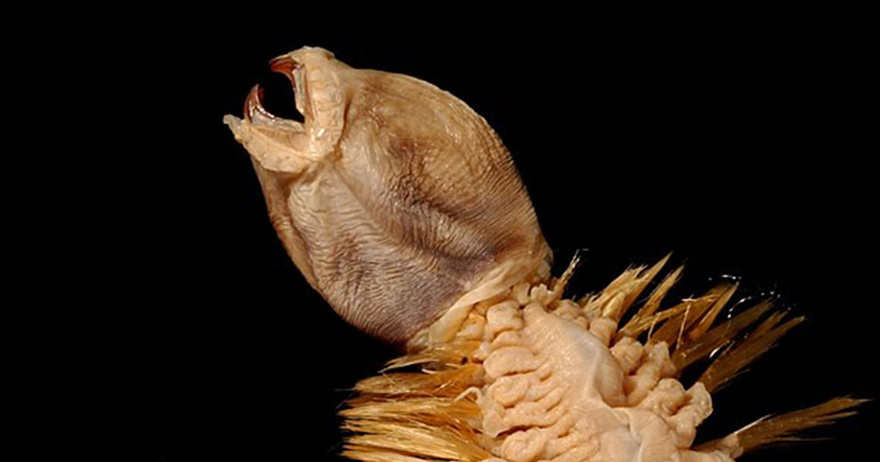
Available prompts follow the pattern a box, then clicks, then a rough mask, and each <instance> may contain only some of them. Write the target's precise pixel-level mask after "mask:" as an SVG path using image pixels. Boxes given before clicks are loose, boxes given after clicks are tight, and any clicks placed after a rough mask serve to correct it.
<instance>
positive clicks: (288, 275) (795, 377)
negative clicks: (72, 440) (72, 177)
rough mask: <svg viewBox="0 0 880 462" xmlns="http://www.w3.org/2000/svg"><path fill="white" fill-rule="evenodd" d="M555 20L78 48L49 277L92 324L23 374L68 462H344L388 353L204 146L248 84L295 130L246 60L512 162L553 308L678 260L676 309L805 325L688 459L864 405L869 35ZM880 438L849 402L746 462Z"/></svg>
mask: <svg viewBox="0 0 880 462" xmlns="http://www.w3.org/2000/svg"><path fill="white" fill-rule="evenodd" d="M338 8H342V7H338ZM203 13H205V14H203ZM233 13H234V14H238V13H235V12H233ZM558 13H559V14H554V15H551V16H548V17H544V16H541V15H536V16H535V17H533V18H530V19H529V20H528V21H525V22H519V23H516V24H511V23H508V22H506V21H505V20H504V19H503V18H502V15H494V14H490V15H488V16H481V17H472V16H471V14H470V12H467V11H461V12H457V13H455V12H453V14H446V15H439V16H437V17H434V16H433V14H429V15H427V16H428V17H432V18H433V19H434V21H432V22H431V23H430V24H428V23H427V22H426V21H424V19H425V17H426V15H425V14H424V13H420V14H419V15H418V18H419V19H418V20H416V19H412V20H400V19H394V18H390V19H389V20H387V21H382V22H379V21H376V20H374V19H369V20H367V19H365V18H364V19H363V20H361V18H360V17H359V13H354V14H351V15H349V16H347V17H348V20H347V21H345V22H343V21H340V20H339V15H340V14H341V13H340V12H338V11H333V8H329V9H325V10H324V11H321V12H309V13H305V12H302V11H300V12H289V13H288V12H283V13H282V12H280V11H274V10H260V11H250V10H245V11H241V12H240V17H238V18H232V19H231V20H228V19H229V18H227V19H226V20H223V21H220V20H217V19H213V17H212V16H211V15H209V14H207V12H200V11H194V12H186V13H183V12H177V11H174V10H169V11H163V12H161V13H157V12H144V19H145V21H144V24H141V23H139V22H137V15H133V16H131V17H128V20H125V21H115V22H108V23H107V24H104V26H107V27H106V29H101V30H102V32H101V33H98V34H95V35H94V36H93V37H92V36H91V35H90V36H89V37H91V38H90V39H89V41H88V42H87V43H86V45H85V48H88V47H89V46H91V45H95V46H98V44H101V45H102V46H106V45H107V44H108V43H110V44H112V43H113V42H114V41H117V40H118V41H119V44H118V45H119V46H118V47H114V48H113V50H112V51H108V52H107V53H106V54H102V55H101V56H98V57H96V58H94V59H95V61H94V62H92V61H86V63H85V64H82V65H83V66H84V67H87V66H88V65H91V64H94V65H95V66H96V68H98V69H100V70H101V71H100V73H99V74H100V75H97V76H93V77H92V78H90V79H88V81H89V83H90V84H91V85H92V86H91V87H89V88H88V89H87V90H85V91H84V94H85V95H86V96H87V97H88V98H89V99H92V98H94V99H97V100H99V101H100V103H99V104H95V103H94V102H93V103H91V104H89V105H88V106H87V108H88V109H90V110H94V111H95V112H98V113H100V114H101V119H100V121H101V122H100V123H98V124H90V128H89V131H87V132H86V133H85V134H83V133H80V138H79V139H81V140H83V141H85V142H87V144H88V145H89V146H90V147H91V148H92V150H93V151H94V152H96V153H98V157H97V158H96V159H92V160H91V161H89V171H88V172H84V173H83V174H82V175H79V176H78V177H77V182H78V183H79V187H80V188H81V189H82V190H84V191H86V192H87V194H88V197H89V205H90V207H89V209H90V211H89V212H83V213H82V214H79V215H77V217H76V218H75V219H71V220H69V221H68V226H70V227H72V228H75V229H77V230H79V232H80V233H82V234H83V235H84V236H87V239H86V240H84V241H83V242H87V245H83V246H82V248H81V249H79V250H80V251H81V253H80V254H79V255H78V258H80V259H81V260H79V261H84V262H92V261H95V262H99V265H98V266H99V267H100V269H99V270H96V271H94V272H91V271H86V270H81V272H80V273H74V274H71V275H68V276H67V277H68V278H71V279H72V280H75V281H76V284H71V287H73V288H72V289H71V290H73V291H75V292H73V293H71V294H67V295H73V296H75V297H77V298H80V299H82V300H85V301H86V304H85V306H84V307H83V308H79V309H77V310H66V309H62V308H58V309H57V310H53V311H52V313H53V315H54V317H53V318H52V319H53V321H54V322H53V323H52V326H53V327H55V328H57V329H58V330H59V332H64V334H61V335H59V336H58V337H55V338H56V341H55V342H52V343H50V344H49V346H46V347H45V348H47V349H48V350H51V351H52V353H51V354H48V355H46V357H48V358H50V361H49V363H48V365H46V366H39V367H46V368H48V369H49V370H53V369H52V368H56V367H57V371H58V372H57V375H56V373H55V372H52V373H51V375H52V376H53V377H56V378H58V382H57V383H56V382H52V383H48V384H46V383H43V382H41V385H40V386H41V387H45V389H44V390H42V389H41V390H42V391H41V392H42V393H44V394H45V395H47V396H49V395H51V396H53V400H54V401H53V402H55V403H57V407H58V408H60V409H61V410H63V412H61V415H63V416H64V417H63V418H62V419H61V420H59V422H61V423H60V425H61V428H62V429H65V428H78V427H80V426H83V423H84V422H85V421H89V422H97V423H98V425H97V426H92V425H88V426H87V427H86V428H89V430H88V431H87V432H86V433H87V434H88V435H87V436H86V437H84V438H78V439H77V440H78V441H77V443H78V444H77V445H76V446H75V447H77V448H79V447H81V446H80V445H79V444H81V443H83V442H86V443H97V445H98V446H99V447H102V448H108V447H110V448H112V451H113V452H116V451H118V454H116V456H117V460H151V461H163V462H165V461H167V462H177V461H181V462H182V461H195V460H261V461H331V460H342V459H341V458H339V457H338V456H337V455H336V454H337V453H338V452H339V450H340V447H341V446H340V441H341V438H342V435H341V433H340V431H339V430H338V425H339V422H338V420H337V418H336V417H335V414H336V412H337V411H338V409H339V407H340V403H341V402H342V401H343V400H344V399H345V398H346V397H348V396H350V394H349V392H347V391H346V390H347V389H348V388H350V387H351V386H352V385H353V384H354V383H355V382H356V381H357V380H358V379H361V378H364V377H366V376H368V375H370V374H372V373H374V372H375V371H377V370H378V369H379V368H380V367H381V365H382V364H383V363H384V362H385V361H386V360H388V359H390V358H392V357H393V356H394V355H395V352H394V351H393V350H392V349H390V348H388V347H386V346H383V345H381V344H379V343H378V342H376V341H374V340H372V339H369V338H366V337H365V336H363V335H362V334H360V333H358V332H357V331H355V330H354V329H353V328H351V327H349V326H347V325H346V324H344V323H343V322H342V321H341V320H340V319H338V318H337V317H336V315H335V314H334V313H333V312H332V311H331V310H330V309H329V307H328V306H327V305H326V304H325V303H324V301H323V300H322V299H321V298H320V297H319V296H318V295H317V294H316V293H315V292H314V291H312V290H311V289H310V288H309V287H308V286H307V284H306V283H305V282H304V280H303V278H302V277H301V276H300V275H299V273H298V272H297V270H296V269H295V267H294V266H293V265H292V263H291V262H290V261H289V259H288V258H287V256H286V255H285V254H284V251H283V249H282V247H281V245H280V243H279V242H278V240H277V238H276V237H275V233H274V231H273V230H272V228H271V226H270V223H269V220H268V218H267V215H266V212H265V206H264V204H263V199H262V194H261V192H260V189H259V185H258V183H257V180H256V177H255V175H254V174H253V172H252V168H251V165H250V161H249V159H248V155H247V153H246V152H245V151H244V149H243V148H242V147H241V146H240V145H239V144H238V143H236V142H235V141H234V140H233V138H232V135H231V134H230V133H229V131H228V129H227V128H226V127H225V126H224V125H223V124H222V123H221V119H222V117H223V115H224V114H227V113H232V114H236V115H240V113H241V107H242V103H243V102H244V98H245V96H246V94H247V92H248V90H249V88H250V87H251V86H252V85H253V84H255V83H260V84H261V85H262V86H264V87H265V89H266V98H265V99H266V101H265V105H266V107H267V108H268V109H269V110H270V111H271V112H273V113H275V114H276V115H279V116H285V117H295V114H296V111H295V109H294V107H293V92H292V90H291V89H290V86H289V83H288V81H287V80H286V79H285V78H284V77H283V76H281V75H279V74H272V73H270V71H269V68H268V60H269V59H271V58H273V57H275V56H277V55H280V54H282V53H285V52H288V51H291V50H293V49H296V48H299V47H301V46H303V45H311V46H321V47H324V48H327V49H329V50H331V51H333V52H334V53H335V54H336V56H337V57H338V58H339V59H340V60H342V61H344V62H346V63H348V64H350V65H352V66H354V67H363V68H374V69H381V70H387V71H393V72H399V73H404V74H409V75H412V76H415V77H418V78H421V79H423V80H426V81H429V82H431V83H434V84H436V85H438V86H439V87H440V88H442V89H445V90H448V91H450V92H451V93H453V94H454V95H456V96H458V97H459V98H461V99H462V100H464V101H465V102H466V103H468V104H469V105H470V106H471V107H472V108H474V109H475V110H476V111H477V112H478V113H480V114H481V115H483V116H484V117H485V118H486V119H487V120H488V121H489V123H490V124H491V125H492V126H493V127H494V128H495V129H496V131H497V132H498V133H499V134H500V136H501V138H502V139H503V140H504V142H505V143H506V144H507V146H508V148H509V149H510V151H511V153H512V155H513V156H514V159H515V161H516V163H517V165H518V167H519V170H520V173H521V175H522V177H523V179H524V181H525V183H526V185H527V187H528V189H529V191H530V194H531V196H532V199H533V202H534V204H535V208H536V210H537V212H538V216H539V219H540V220H541V225H542V228H543V230H544V233H545V235H546V237H547V240H548V241H549V242H550V244H551V246H552V247H553V250H554V252H555V255H556V259H557V265H556V266H557V273H558V272H559V271H561V270H562V269H563V268H564V266H565V265H566V263H567V262H568V260H569V259H570V258H571V256H572V255H573V254H574V252H575V251H576V250H578V249H581V250H583V257H584V258H583V260H584V262H583V264H582V265H581V269H580V271H579V272H578V274H577V276H576V278H575V280H574V281H573V285H572V293H573V294H576V295H581V294H583V293H586V292H587V291H590V290H598V289H600V288H601V287H602V285H603V284H604V283H607V282H608V281H610V279H611V278H612V277H614V276H616V275H617V274H618V273H619V272H620V271H622V270H623V269H624V268H626V267H627V266H628V265H630V264H632V263H650V262H653V261H656V260H657V259H659V258H661V257H662V256H663V255H665V254H666V253H667V252H670V251H672V252H673V262H674V263H676V264H680V263H685V264H686V265H687V269H686V273H685V274H686V278H685V281H684V283H683V284H682V287H681V288H680V290H679V292H678V293H677V294H676V295H678V296H681V297H685V296H688V295H693V294H697V293H698V292H700V291H702V290H705V289H707V288H709V287H710V286H711V285H712V284H713V281H717V280H718V279H719V278H720V277H722V276H723V275H733V276H737V277H739V278H741V284H742V290H741V292H740V296H741V297H754V298H758V297H762V296H770V295H776V296H778V297H780V304H781V305H783V306H785V307H789V308H790V309H791V310H792V312H793V313H794V314H804V315H806V316H807V317H808V321H807V322H806V323H804V324H803V325H801V326H800V327H798V328H797V329H795V330H794V331H793V332H792V333H790V334H789V335H788V336H787V337H786V338H785V339H784V341H783V342H782V344H781V345H780V346H779V347H778V348H777V349H775V350H773V351H772V352H771V353H769V354H768V355H767V356H766V357H765V358H764V359H762V360H761V361H760V362H758V363H756V364H755V365H754V366H753V367H752V370H751V371H750V372H748V373H746V374H744V375H743V376H742V377H740V378H739V379H737V380H736V381H735V382H734V383H733V385H731V386H730V387H728V388H727V389H725V390H723V391H722V392H720V393H719V394H718V395H717V396H716V398H715V408H716V410H715V414H714V415H713V416H712V417H711V418H710V421H708V422H707V423H706V424H705V425H704V426H703V427H701V428H702V429H704V430H703V432H702V433H701V436H703V437H706V438H708V437H713V436H718V435H721V434H724V433H725V432H728V431H732V430H734V429H736V428H739V427H740V426H742V425H744V424H746V423H748V422H750V421H752V420H754V419H756V418H758V417H761V416H763V415H766V414H768V413H772V412H780V411H787V410H793V409H796V408H798V407H803V406H808V405H811V404H815V403H818V402H821V401H823V400H825V399H827V398H830V397H833V396H838V395H853V396H856V397H867V398H875V397H876V394H877V379H876V378H874V377H873V375H872V369H873V368H874V366H875V364H876V359H875V356H874V355H875V348H874V345H875V342H874V341H873V340H874V337H876V334H875V332H876V321H877V314H876V312H877V309H878V307H877V306H876V305H877V290H876V284H875V271H874V268H873V266H872V265H873V263H874V262H875V261H876V257H877V252H876V243H875V238H876V235H877V227H876V224H875V223H874V218H875V215H876V199H875V194H874V191H873V186H874V183H875V176H876V174H875V171H874V168H873V167H870V166H869V160H868V159H869V156H873V155H876V143H868V140H869V138H873V137H872V136H869V135H873V134H874V133H873V132H874V131H876V127H875V125H876V123H874V124H870V123H869V121H870V120H871V119H870V118H869V117H868V114H874V113H875V111H876V110H875V108H876V105H871V104H870V103H869V99H868V96H869V85H868V82H869V80H870V79H869V76H868V75H867V69H868V64H869V62H868V61H869V60H868V59H867V56H866V55H865V54H863V44H864V41H865V35H866V31H865V30H863V29H860V28H859V26H858V25H856V24H855V23H853V24H850V23H849V22H848V21H849V19H848V17H846V16H844V17H839V16H825V15H824V14H823V12H821V11H817V12H811V13H813V14H811V15H810V16H808V17H802V16H800V15H799V14H798V12H792V11H789V12H785V13H783V14H780V15H778V16H773V17H772V18H766V17H765V16H764V13H763V12H754V13H753V14H746V15H745V16H744V17H743V18H739V17H737V19H735V20H730V21H727V20H725V19H726V18H727V17H726V16H725V15H721V16H719V15H717V14H707V15H706V16H705V17H702V18H701V19H700V20H694V21H692V20H690V19H685V18H684V17H678V15H677V14H675V13H673V14H671V15H670V16H672V17H673V19H672V20H668V19H666V18H664V19H663V20H659V18H658V20H656V21H655V20H654V18H652V17H651V16H652V15H651V14H646V15H642V16H641V17H640V18H639V20H638V21H635V20H634V19H633V17H631V16H629V15H623V16H616V17H614V18H608V17H604V16H595V17H589V19H584V17H582V16H580V15H575V14H573V13H572V14H571V15H568V14H566V13H565V12H564V11H560V12H558ZM135 23H137V24H139V25H138V26H134V25H133V24H135ZM90 59H92V58H90ZM68 69H69V70H75V67H73V66H71V67H68ZM49 88H50V87H47V90H46V91H49V92H51V91H58V89H57V87H55V86H52V87H51V89H49ZM869 127H870V129H871V133H869ZM872 141H873V140H872ZM84 162H85V161H84ZM56 311H57V313H56ZM71 332H73V334H71ZM57 339H62V340H57ZM34 367H35V368H38V369H39V367H37V366H34ZM59 383H60V385H59ZM876 429H877V412H876V405H875V404H873V403H869V404H868V405H866V406H864V412H863V413H862V414H860V415H859V416H857V417H854V418H850V419H847V420H845V421H844V422H842V423H841V424H840V425H838V426H835V427H829V428H825V429H822V430H820V431H818V432H815V433H814V434H815V435H819V436H830V437H831V439H830V440H828V441H822V442H817V443H809V444H804V445H796V446H792V447H784V448H778V449H771V450H766V451H762V452H758V453H754V454H751V455H748V456H745V457H743V458H742V459H741V460H743V461H747V462H759V461H770V460H773V461H778V460H799V461H806V460H810V461H812V460H816V461H835V460H858V459H861V457H860V456H862V455H867V454H871V452H869V450H871V449H872V441H870V440H869V439H870V437H871V436H872V435H873V434H874V433H875V432H876ZM73 447H74V446H71V448H70V449H69V452H70V453H71V455H72V456H78V455H83V454H81V452H82V451H89V452H87V454H89V453H91V450H84V449H74V448H73ZM87 454H86V455H87Z"/></svg>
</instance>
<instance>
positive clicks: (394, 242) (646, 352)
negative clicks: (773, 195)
mask: <svg viewBox="0 0 880 462" xmlns="http://www.w3.org/2000/svg"><path fill="white" fill-rule="evenodd" d="M272 68H273V70H276V71H279V72H282V73H284V74H285V75H287V76H288V77H289V78H290V79H291V81H292V83H293V86H294V89H295V92H296V106H297V109H298V110H299V112H300V113H302V115H303V116H304V119H305V120H304V123H299V122H296V121H292V120H285V119H281V118H278V117H275V116H274V115H272V114H270V113H268V112H267V111H266V110H265V109H264V108H263V107H262V105H261V102H260V97H261V90H260V89H259V88H258V87H254V89H253V90H252V91H251V93H250V94H249V95H248V97H247V100H246V103H245V111H244V118H243V119H239V118H237V117H233V116H226V117H225V118H224V122H225V123H226V124H227V125H229V127H230V128H231V130H232V132H233V133H234V134H235V138H236V140H238V141H239V142H240V143H242V144H243V145H244V146H245V148H246V149H247V150H248V152H249V153H250V154H251V157H252V159H253V163H254V168H255V170H256V172H257V175H258V177H259V179H260V183H261V185H262V188H263V192H264V194H265V196H266V201H267V204H268V209H269V213H270V216H271V219H272V223H273V224H274V226H275V229H276V230H277V231H278V235H279V236H280V238H281V240H282V241H283V243H284V245H285V248H286V249H287V251H288V253H289V254H290V256H291V257H292V259H293V261H294V263H295V264H296V266H297V268H299V269H300V271H302V273H303V274H304V276H305V277H306V279H307V280H308V282H309V283H310V284H311V285H312V287H314V288H315V289H316V290H317V291H318V292H320V293H321V295H323V296H324V298H325V299H326V300H327V301H328V302H329V303H330V305H331V306H332V307H333V308H334V310H336V312H337V313H339V314H340V315H341V316H342V317H343V318H344V319H345V320H346V321H348V322H350V323H351V324H353V325H355V326H356V327H358V328H359V329H361V330H363V331H365V332H367V333H370V334H371V335H374V336H376V337H378V338H380V339H382V340H384V341H386V342H390V343H393V344H397V345H399V346H401V347H403V348H406V350H407V354H406V355H405V356H403V357H401V358H398V359H395V360H393V361H392V362H391V363H390V364H389V366H388V368H387V370H385V371H382V373H381V374H380V375H378V376H376V377H372V378H369V379H366V380H363V381H361V382H360V383H358V384H357V386H356V391H357V392H358V393H359V395H358V396H357V397H356V398H354V399H353V400H351V401H350V402H349V403H348V404H349V407H348V408H347V409H346V410H344V411H343V412H342V415H343V416H344V417H345V419H346V423H345V428H346V429H347V430H349V431H350V432H351V433H352V436H351V437H350V438H349V439H348V442H347V446H346V449H345V452H344V454H345V455H346V456H348V457H350V458H353V459H357V460H362V461H367V462H426V461H432V462H434V461H473V462H478V461H484V462H490V461H491V462H501V461H509V462H538V461H555V462H580V461H593V462H666V461H680V462H725V461H731V460H733V459H735V458H737V457H739V456H740V455H741V454H743V453H744V452H746V451H749V450H752V449H755V448H758V447H761V446H765V445H767V444H771V443H775V442H779V441H786V440H788V439H791V438H792V435H793V434H794V433H795V432H797V431H800V430H803V429H806V428H810V427H813V426H817V425H821V424H825V423H828V422H831V421H833V420H834V419H836V418H840V417H844V416H846V415H849V414H850V412H851V411H850V409H851V408H852V407H854V406H855V405H857V404H859V403H860V401H859V400H855V399H848V398H838V399H833V400H831V401H829V402H826V403H824V404H821V405H819V406H816V407H814V408H810V409H806V410H801V411H797V412H793V413H790V414H784V415H781V416H777V417H773V418H771V419H764V420H760V421H758V422H755V423H754V424H752V425H749V426H747V427H745V428H743V429H741V430H739V431H737V432H734V433H733V434H731V435H729V436H727V437H724V438H721V439H719V440H716V441H713V442H710V443H706V444H703V445H700V446H698V447H694V446H693V443H694V439H695V436H696V431H697V427H698V426H699V425H700V423H701V422H703V420H705V419H706V418H707V417H708V416H709V415H710V414H711V413H712V398H711V393H712V392H713V391H714V390H716V389H718V388H719V387H720V386H722V385H724V384H725V383H726V382H727V381H729V380H730V379H731V378H733V377H734V376H736V375H737V374H738V373H739V372H741V371H742V370H743V369H744V367H745V366H746V365H747V364H749V363H750V362H751V361H752V360H754V359H755V358H756V357H758V356H760V354H761V353H763V352H764V351H766V350H767V349H768V348H770V347H771V346H772V345H773V344H774V343H775V342H776V341H777V340H778V339H779V338H780V337H781V336H782V335H783V334H785V332H787V331H788V330H789V329H791V328H792V327H794V326H795V325H797V324H798V323H799V322H801V321H802V318H793V319H786V318H785V313H784V312H780V311H776V310H774V307H773V305H772V303H771V302H761V303H758V304H756V305H755V306H753V307H751V308H750V309H747V310H745V311H743V312H741V313H740V314H739V315H737V316H735V317H733V318H731V319H728V320H726V321H724V322H716V318H717V317H718V315H719V313H720V312H721V311H722V310H723V309H724V308H725V306H726V305H727V303H728V301H729V300H730V299H731V297H732V296H733V293H734V292H735V290H736V285H732V284H722V285H720V286H718V287H716V288H714V289H712V290H710V291H709V292H707V293H706V294H705V295H703V296H701V297H698V298H694V299H687V300H684V301H682V302H680V303H677V304H672V306H668V304H666V303H665V295H666V293H667V292H668V291H669V290H670V288H671V287H672V286H673V285H674V284H675V283H676V281H677V280H678V278H679V277H680V274H681V268H678V269H676V270H674V271H672V272H671V273H669V274H668V275H666V276H665V277H663V278H660V277H659V275H660V273H661V271H662V268H663V266H664V264H665V263H666V260H667V259H664V260H663V261H661V262H659V263H657V264H655V265H653V266H651V267H638V268H632V269H629V270H627V271H626V272H624V273H623V274H622V275H621V276H619V277H618V278H617V279H615V280H614V281H612V282H611V283H610V284H609V285H608V286H607V287H606V288H605V289H604V290H603V291H602V292H600V293H598V294H593V295H591V296H588V297H584V298H583V299H581V300H569V299H565V298H563V291H564V289H565V285H566V283H567V281H568V280H569V278H570V277H571V272H572V271H573V270H574V267H575V265H576V263H577V262H576V261H573V262H572V264H571V265H570V266H569V269H568V270H567V271H566V272H565V273H564V274H562V275H561V276H560V277H558V278H551V277H550V274H549V264H550V261H551V253H550V250H549V247H548V246H547V243H546V242H545V240H544V238H543V236H542V234H541V230H540V227H539V225H538V221H537V218H536V216H535V212H534V210H533V208H532V205H531V202H530V200H529V197H528V194H527V193H526V190H525V188H524V186H523V184H522V182H521V180H520V179H519V176H518V175H517V173H516V169H515V167H514V165H513V162H512V160H511V158H510V155H509V153H508V152H507V150H506V148H505V147H504V145H503V144H502V143H501V141H500V140H499V139H498V136H497V135H496V134H495V133H494V132H493V131H492V129H491V127H489V125H488V124H487V123H486V121H485V120H484V119H483V118H482V117H480V116H479V115H478V114H476V113H475V112H474V111H473V110H471V109H470V108H469V107H468V106H467V105H465V104H464V103H463V102H461V101H460V100H458V99H457V98H455V97H454V96H452V95H451V94H449V93H447V92H444V91H442V90H440V89H438V88H436V87H434V86H433V85H431V84H428V83H426V82H423V81H420V80H417V79H414V78H412V77H407V76H403V75H399V74H391V73H386V72H380V71H372V70H360V69H353V68H351V67H349V66H347V65H345V64H343V63H341V62H339V61H337V60H336V59H335V58H334V57H333V55H332V54H331V53H330V52H328V51H326V50H323V49H320V48H308V47H307V48H302V49H299V50H296V51H293V52H291V53H288V54H286V55H283V56H281V57H278V58H276V59H274V60H273V61H272ZM658 279H659V281H657V283H655V284H653V286H651V287H652V289H650V290H649V285H650V284H651V283H652V281H655V280H658ZM639 300H643V301H642V302H640V303H637V301H639ZM625 315H627V316H625ZM622 319H626V320H627V321H626V322H625V323H622V322H621V320H622ZM713 353H716V354H715V355H714V356H713V360H712V362H711V364H710V365H709V366H708V367H707V368H706V370H705V372H704V373H703V374H702V376H701V377H700V378H699V379H698V380H697V381H696V382H695V383H694V384H693V385H691V386H690V387H685V386H684V385H683V384H682V383H681V382H680V381H679V379H678V378H679V377H680V375H681V372H682V371H683V370H684V369H685V368H687V367H689V366H690V365H692V364H694V363H695V362H698V361H701V360H703V359H705V358H708V357H709V356H710V355H712V354H713Z"/></svg>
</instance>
